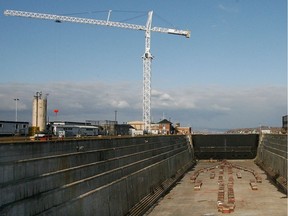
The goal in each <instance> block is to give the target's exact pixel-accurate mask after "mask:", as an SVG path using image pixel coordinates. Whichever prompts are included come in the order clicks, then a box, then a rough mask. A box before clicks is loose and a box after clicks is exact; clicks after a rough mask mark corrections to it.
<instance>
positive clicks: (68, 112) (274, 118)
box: [0, 0, 287, 129]
mask: <svg viewBox="0 0 288 216" xmlns="http://www.w3.org/2000/svg"><path fill="white" fill-rule="evenodd" d="M6 9H11V10H23V11H30V12H39V13H50V14H57V15H67V16H76V17H85V18H93V19H97V20H107V16H108V11H109V10H112V12H111V15H110V20H111V21H117V22H126V23H132V24H139V25H145V24H146V20H147V13H148V11H151V10H153V19H152V27H154V26H155V27H165V28H176V29H181V30H190V31H191V37H190V38H189V39H187V38H185V37H183V36H178V35H170V34H165V33H157V32H152V35H151V53H152V55H153V57H154V59H153V61H152V78H151V83H152V84H151V87H152V95H151V118H152V121H153V122H159V121H160V120H162V119H163V118H166V119H168V120H170V121H171V122H173V123H178V122H179V123H180V124H181V126H190V127H192V129H205V128H206V129H232V128H243V127H244V128H251V127H259V126H261V125H267V126H275V127H281V126H282V116H283V115H286V114H287V2H286V0H181V1H172V0H157V1H156V0H146V1H138V0H123V1H118V0H110V1H109V0H108V1H107V0H105V1H104V0H85V1H76V0H61V1H59V0H49V1H48V0H26V1H22V0H12V1H8V0H0V29H1V31H0V74H1V77H0V120H12V121H13V120H15V118H16V103H15V101H14V99H15V98H19V101H18V103H17V116H18V117H17V119H18V121H29V122H31V118H32V100H33V96H34V95H35V94H36V92H42V93H43V94H48V117H49V120H50V121H54V120H56V116H55V113H54V112H53V110H55V109H58V110H59V112H58V116H57V120H63V121H81V122H84V121H85V120H115V117H116V119H117V121H118V122H119V123H123V122H128V121H134V120H142V89H143V63H142V55H143V53H144V48H145V32H143V31H136V30H127V29H121V28H115V27H106V26H97V25H87V24H76V23H56V22H53V21H48V20H40V19H28V18H21V17H11V16H4V15H3V12H4V10H6ZM115 111H117V112H115ZM115 114H116V116H115Z"/></svg>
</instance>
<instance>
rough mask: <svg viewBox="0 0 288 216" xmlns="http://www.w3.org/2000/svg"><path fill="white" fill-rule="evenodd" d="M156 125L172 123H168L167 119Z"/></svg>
mask: <svg viewBox="0 0 288 216" xmlns="http://www.w3.org/2000/svg"><path fill="white" fill-rule="evenodd" d="M158 124H172V122H170V121H168V120H167V119H163V120H161V121H160V122H158Z"/></svg>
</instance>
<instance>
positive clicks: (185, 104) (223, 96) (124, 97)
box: [0, 82, 287, 128]
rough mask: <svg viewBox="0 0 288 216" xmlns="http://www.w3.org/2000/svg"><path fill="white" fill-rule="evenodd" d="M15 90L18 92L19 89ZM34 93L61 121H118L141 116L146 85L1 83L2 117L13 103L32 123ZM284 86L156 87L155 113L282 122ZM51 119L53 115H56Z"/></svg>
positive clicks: (186, 120)
mask: <svg viewBox="0 0 288 216" xmlns="http://www.w3.org/2000/svg"><path fill="white" fill-rule="evenodd" d="M15 89H17V91H15ZM36 91H42V92H43V94H45V93H49V96H48V112H49V113H48V115H50V116H52V117H53V110H54V109H56V108H57V109H59V113H58V116H59V118H61V119H62V120H67V121H69V120H71V121H72V120H73V121H76V120H77V121H85V120H87V119H94V120H101V119H102V120H103V119H110V120H111V119H114V112H115V110H117V114H118V120H119V122H126V121H130V120H141V119H142V88H141V86H140V85H135V84H132V83H100V82H99V83H84V82H83V83H65V82H62V83H53V84H51V83H47V84H29V85H28V84H19V83H18V84H13V83H10V84H0V100H1V103H0V119H1V120H14V116H15V101H14V100H13V98H15V97H17V98H20V101H19V103H18V105H19V106H18V118H19V119H20V120H23V121H24V120H25V121H31V114H32V100H33V95H34V94H35V92H36ZM286 92H287V91H286V87H284V86H283V87H277V86H258V87H238V88H237V87H231V88H228V87H221V86H194V87H189V86H188V87H187V86H186V87H182V88H181V89H179V88H176V89H173V88H169V89H164V90H163V89H161V90H159V89H153V91H152V101H151V115H152V118H153V119H157V121H158V119H160V118H161V117H162V115H163V113H165V116H167V118H171V120H172V121H177V122H180V123H181V124H182V125H192V126H210V127H215V128H217V127H221V128H223V127H224V128H231V127H241V126H243V127H244V126H245V127H248V126H251V127H253V126H255V125H256V126H257V125H259V124H260V123H261V124H262V125H264V124H267V125H269V124H270V125H271V126H273V125H279V126H281V117H282V116H283V115H285V114H286V113H287V94H286ZM52 117H51V118H52Z"/></svg>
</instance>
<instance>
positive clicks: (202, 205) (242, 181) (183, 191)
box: [146, 160, 287, 216]
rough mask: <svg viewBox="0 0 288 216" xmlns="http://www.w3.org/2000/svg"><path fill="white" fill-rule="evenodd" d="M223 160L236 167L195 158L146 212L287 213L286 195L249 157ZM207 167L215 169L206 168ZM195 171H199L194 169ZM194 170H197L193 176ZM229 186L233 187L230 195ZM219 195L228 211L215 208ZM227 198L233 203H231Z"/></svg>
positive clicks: (210, 215)
mask: <svg viewBox="0 0 288 216" xmlns="http://www.w3.org/2000/svg"><path fill="white" fill-rule="evenodd" d="M227 163H228V164H232V165H236V166H238V168H235V167H232V168H228V167H227V166H225V167H224V169H223V167H222V169H221V167H220V166H221V163H220V162H211V161H199V162H198V163H197V165H196V166H195V167H194V168H193V169H192V170H191V171H189V172H188V173H187V174H186V175H185V176H184V177H183V178H182V180H181V181H180V182H179V183H178V184H177V185H176V186H175V187H174V188H173V189H172V190H171V191H170V192H169V193H168V194H167V195H166V196H165V197H164V198H163V199H161V200H160V201H159V202H158V203H157V204H156V205H155V206H154V207H153V208H151V209H150V211H148V213H147V214H146V215H148V216H172V215H173V216H174V215H175V216H182V215H183V216H184V215H185V216H187V215H192V216H194V215H195V216H216V215H217V216H218V215H223V214H226V215H227V214H231V215H232V216H259V215H260V216H271V215H275V216H287V195H286V194H284V193H282V192H280V191H278V190H277V188H276V186H275V185H273V184H272V183H271V182H270V181H269V179H268V178H267V175H266V174H265V172H264V171H263V170H261V169H260V168H259V167H258V166H257V165H256V164H255V163H254V161H253V160H228V161H227ZM208 167H210V168H211V167H217V168H214V169H207V168H208ZM239 167H241V168H248V170H242V169H239ZM199 170H200V171H201V172H198V171H199ZM203 170H204V171H203ZM251 170H253V171H254V173H253V172H251ZM221 172H222V173H221ZM195 173H198V175H197V174H196V176H197V177H196V179H195ZM213 173H214V174H215V176H214V177H213ZM256 175H257V180H256V177H255V176H256ZM219 176H220V177H219ZM221 176H222V177H221ZM191 179H192V180H191ZM220 181H221V182H220ZM221 183H224V190H223V188H221V189H220V186H219V185H220V184H221ZM231 183H232V184H233V185H232V186H231ZM251 183H252V184H251ZM228 185H230V186H228ZM229 187H230V188H231V187H233V189H232V191H233V195H231V193H230V191H231V189H229ZM219 191H221V192H222V193H221V192H219ZM223 191H224V192H223ZM223 194H224V195H223ZM219 196H220V197H222V196H223V197H224V206H225V207H227V206H230V211H229V208H228V209H226V210H223V208H221V209H220V208H219ZM231 197H232V200H233V202H232V203H233V204H231ZM221 199H222V198H221ZM229 199H230V200H229ZM221 205H222V204H221ZM231 205H232V206H233V207H231ZM221 207H222V206H221ZM232 208H233V210H231V209H232ZM219 209H220V210H219Z"/></svg>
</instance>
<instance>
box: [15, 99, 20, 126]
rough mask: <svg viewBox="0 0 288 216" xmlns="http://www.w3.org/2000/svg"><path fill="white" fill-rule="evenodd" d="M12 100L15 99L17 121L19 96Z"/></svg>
mask: <svg viewBox="0 0 288 216" xmlns="http://www.w3.org/2000/svg"><path fill="white" fill-rule="evenodd" d="M14 101H15V121H16V122H17V114H18V113H17V112H18V101H19V98H14Z"/></svg>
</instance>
